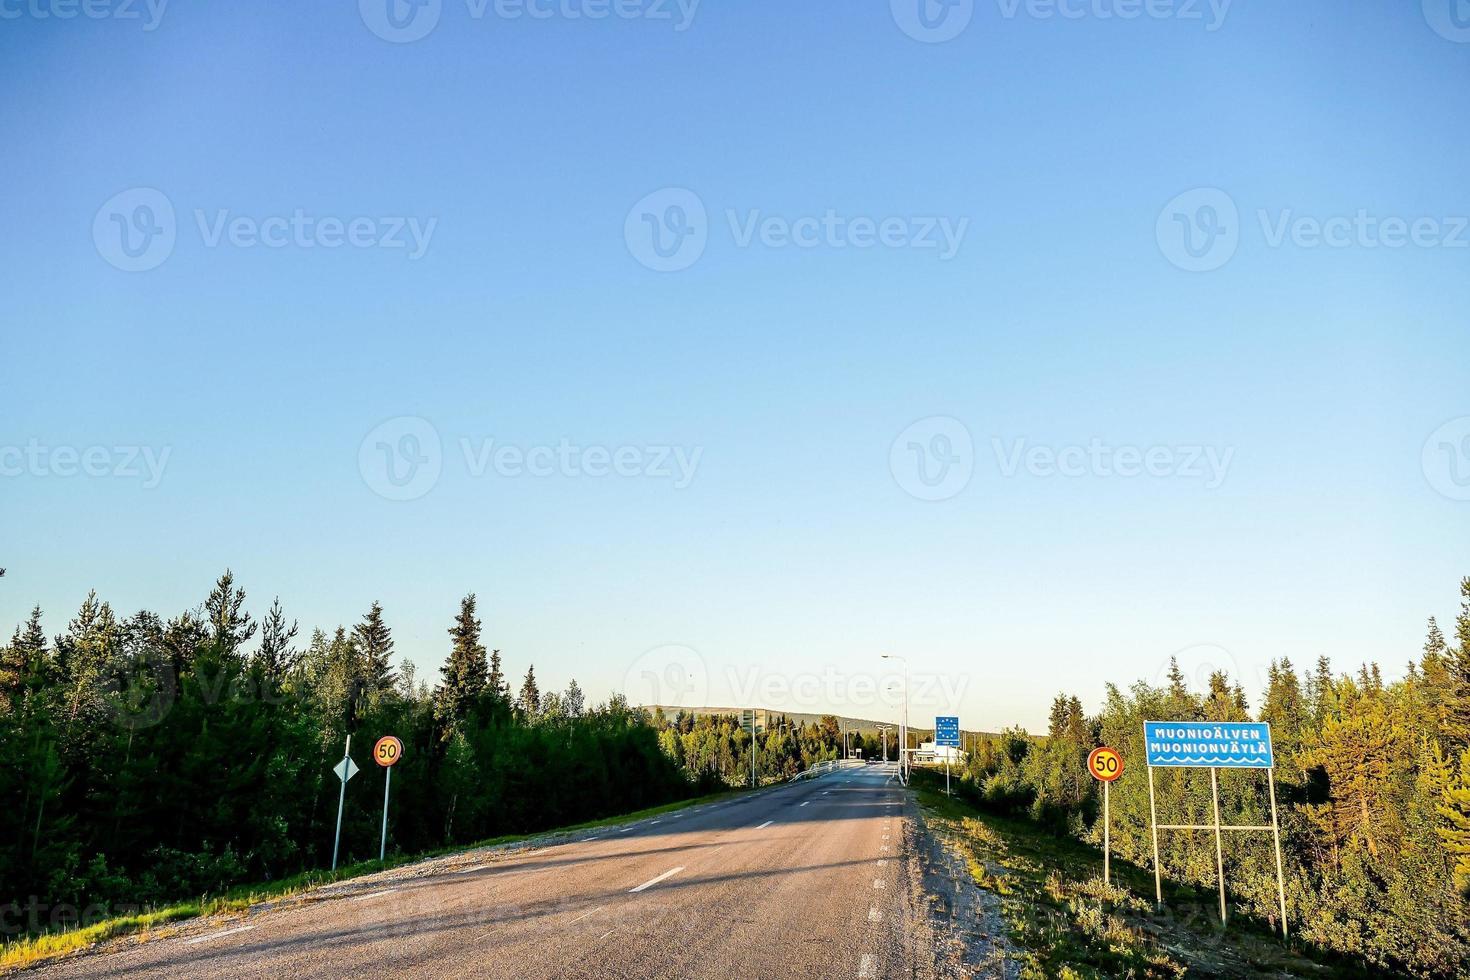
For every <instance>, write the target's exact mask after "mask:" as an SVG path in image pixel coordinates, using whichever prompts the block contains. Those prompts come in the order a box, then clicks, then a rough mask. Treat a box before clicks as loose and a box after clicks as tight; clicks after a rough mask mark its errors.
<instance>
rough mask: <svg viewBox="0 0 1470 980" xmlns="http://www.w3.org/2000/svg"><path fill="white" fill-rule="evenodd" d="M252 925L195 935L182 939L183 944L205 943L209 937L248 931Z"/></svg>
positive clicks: (217, 937)
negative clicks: (191, 937)
mask: <svg viewBox="0 0 1470 980" xmlns="http://www.w3.org/2000/svg"><path fill="white" fill-rule="evenodd" d="M254 928H255V927H254V926H236V927H235V928H233V929H223V930H221V931H219V932H211V933H209V934H208V935H204V936H195V937H194V938H193V939H186V940H184V945H185V946H193V945H194V944H195V943H207V942H209V941H210V940H211V939H222V938H224V937H225V936H233V935H234V934H235V933H237V932H249V931H250V930H251V929H254Z"/></svg>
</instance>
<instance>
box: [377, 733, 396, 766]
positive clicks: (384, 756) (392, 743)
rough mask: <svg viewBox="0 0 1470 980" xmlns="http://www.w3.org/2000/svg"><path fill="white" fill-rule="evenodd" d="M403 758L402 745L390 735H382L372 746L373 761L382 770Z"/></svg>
mask: <svg viewBox="0 0 1470 980" xmlns="http://www.w3.org/2000/svg"><path fill="white" fill-rule="evenodd" d="M401 758H403V743H402V742H400V741H398V739H397V738H395V737H393V736H392V735H384V736H383V737H382V738H380V739H378V741H377V743H376V744H375V745H374V746H373V761H374V762H376V763H377V764H378V765H380V766H382V767H383V768H384V769H386V768H388V767H389V766H391V765H394V764H395V763H397V762H398V760H399V759H401Z"/></svg>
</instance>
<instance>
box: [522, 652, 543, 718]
mask: <svg viewBox="0 0 1470 980" xmlns="http://www.w3.org/2000/svg"><path fill="white" fill-rule="evenodd" d="M516 707H517V708H519V709H520V710H521V712H522V713H523V714H524V715H525V716H526V717H527V718H535V717H536V716H537V715H539V714H540V713H541V690H540V688H538V687H537V686H536V667H535V665H534V664H533V665H532V666H530V667H528V668H526V679H525V680H523V681H521V696H520V697H519V698H517V699H516Z"/></svg>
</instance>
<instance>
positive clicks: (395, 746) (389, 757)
mask: <svg viewBox="0 0 1470 980" xmlns="http://www.w3.org/2000/svg"><path fill="white" fill-rule="evenodd" d="M401 758H403V743H402V742H400V741H399V740H398V739H396V738H394V737H393V736H392V735H384V736H383V737H382V738H380V739H378V741H377V744H376V745H374V746H373V761H374V762H376V763H377V764H378V765H380V766H382V767H383V836H382V837H381V838H379V840H378V861H379V862H381V861H382V860H383V859H384V858H385V857H387V855H388V789H389V787H391V786H392V785H393V766H394V765H395V764H396V763H397V762H398V760H399V759H401Z"/></svg>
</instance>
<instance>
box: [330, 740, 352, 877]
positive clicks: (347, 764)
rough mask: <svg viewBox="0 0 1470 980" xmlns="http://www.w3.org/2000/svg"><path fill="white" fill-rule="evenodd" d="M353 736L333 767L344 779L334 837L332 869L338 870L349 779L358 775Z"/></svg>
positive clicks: (338, 802) (340, 777)
mask: <svg viewBox="0 0 1470 980" xmlns="http://www.w3.org/2000/svg"><path fill="white" fill-rule="evenodd" d="M351 752H352V736H351V735H348V736H347V744H346V745H345V746H344V747H343V749H342V761H341V762H339V763H337V764H336V765H335V766H333V767H332V771H333V772H334V773H336V774H337V778H338V779H340V780H342V792H341V793H339V794H338V796H337V836H336V837H334V838H333V839H332V870H333V871H336V870H337V848H338V845H340V844H341V843H342V805H343V804H344V803H346V802H347V780H349V779H351V778H352V777H353V776H356V775H357V763H355V762H353V761H352V755H351Z"/></svg>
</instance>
